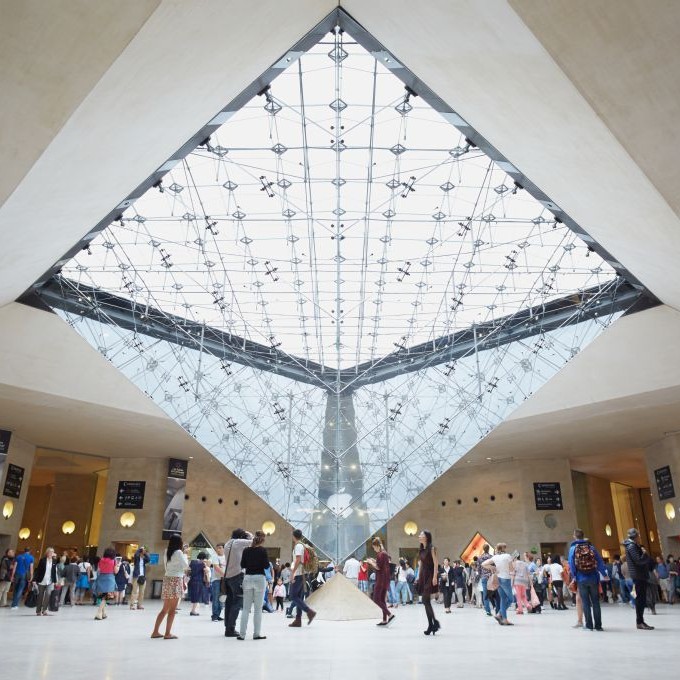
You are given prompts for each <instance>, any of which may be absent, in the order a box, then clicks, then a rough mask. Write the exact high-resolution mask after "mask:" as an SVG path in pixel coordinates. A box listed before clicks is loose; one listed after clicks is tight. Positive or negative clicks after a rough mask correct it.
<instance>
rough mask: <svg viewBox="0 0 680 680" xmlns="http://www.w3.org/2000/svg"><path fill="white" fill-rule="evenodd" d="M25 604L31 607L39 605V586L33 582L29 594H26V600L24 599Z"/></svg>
mask: <svg viewBox="0 0 680 680" xmlns="http://www.w3.org/2000/svg"><path fill="white" fill-rule="evenodd" d="M24 604H25V605H26V606H27V607H29V608H31V609H32V608H33V607H36V606H37V604H38V586H37V585H36V584H35V583H33V584H32V586H31V588H30V590H29V591H28V595H26V600H25V601H24Z"/></svg>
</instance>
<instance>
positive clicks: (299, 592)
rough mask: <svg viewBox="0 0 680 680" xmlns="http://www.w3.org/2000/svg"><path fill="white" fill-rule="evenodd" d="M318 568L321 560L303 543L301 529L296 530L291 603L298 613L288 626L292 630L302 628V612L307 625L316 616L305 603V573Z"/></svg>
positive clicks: (294, 532)
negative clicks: (304, 613)
mask: <svg viewBox="0 0 680 680" xmlns="http://www.w3.org/2000/svg"><path fill="white" fill-rule="evenodd" d="M315 563H316V564H315ZM318 567H319V560H318V558H317V556H316V553H315V552H314V549H313V548H311V547H310V546H306V545H305V544H304V543H303V542H302V532H301V531H300V530H299V529H295V530H294V531H293V564H292V565H291V576H290V579H291V586H290V602H291V607H294V608H295V609H296V611H295V619H294V620H293V621H292V622H291V623H289V624H288V625H289V627H290V628H300V627H301V626H302V612H306V614H307V625H309V624H310V623H311V622H312V621H313V620H314V617H315V616H316V612H315V611H314V610H313V609H311V608H310V607H308V606H307V604H306V603H305V572H310V571H312V570H313V571H318Z"/></svg>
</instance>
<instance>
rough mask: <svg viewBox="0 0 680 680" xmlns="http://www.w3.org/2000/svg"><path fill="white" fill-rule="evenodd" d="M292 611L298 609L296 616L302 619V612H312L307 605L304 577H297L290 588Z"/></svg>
mask: <svg viewBox="0 0 680 680" xmlns="http://www.w3.org/2000/svg"><path fill="white" fill-rule="evenodd" d="M290 604H291V607H290V608H291V610H292V609H293V608H297V612H296V613H295V615H296V616H299V617H302V612H311V611H312V610H311V609H310V608H309V607H308V606H307V605H306V604H305V579H304V576H296V577H295V579H294V580H293V583H292V585H291V587H290Z"/></svg>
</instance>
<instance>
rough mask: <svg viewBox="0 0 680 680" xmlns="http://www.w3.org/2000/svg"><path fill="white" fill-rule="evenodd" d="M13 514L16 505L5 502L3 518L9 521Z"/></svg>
mask: <svg viewBox="0 0 680 680" xmlns="http://www.w3.org/2000/svg"><path fill="white" fill-rule="evenodd" d="M13 513H14V503H13V502H12V501H5V504H4V505H3V506H2V516H3V517H4V518H5V519H9V518H10V517H11V516H12V514H13Z"/></svg>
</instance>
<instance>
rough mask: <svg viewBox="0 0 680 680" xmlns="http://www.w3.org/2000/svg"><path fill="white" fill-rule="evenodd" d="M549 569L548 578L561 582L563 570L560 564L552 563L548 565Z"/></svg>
mask: <svg viewBox="0 0 680 680" xmlns="http://www.w3.org/2000/svg"><path fill="white" fill-rule="evenodd" d="M549 567H550V578H551V579H552V580H553V581H561V580H562V574H563V573H564V569H563V568H562V565H561V564H558V563H557V562H553V563H552V564H550V565H549Z"/></svg>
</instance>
